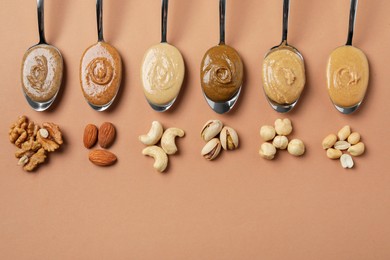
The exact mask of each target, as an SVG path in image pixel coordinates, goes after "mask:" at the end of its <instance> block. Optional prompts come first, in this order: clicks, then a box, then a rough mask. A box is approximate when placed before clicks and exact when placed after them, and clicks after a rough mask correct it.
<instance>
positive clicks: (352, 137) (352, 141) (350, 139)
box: [348, 132, 360, 144]
mask: <svg viewBox="0 0 390 260" xmlns="http://www.w3.org/2000/svg"><path fill="white" fill-rule="evenodd" d="M358 142H360V134H359V133H358V132H353V133H352V134H351V135H350V136H348V143H350V144H357V143H358Z"/></svg>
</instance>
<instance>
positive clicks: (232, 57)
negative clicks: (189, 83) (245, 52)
mask: <svg viewBox="0 0 390 260" xmlns="http://www.w3.org/2000/svg"><path fill="white" fill-rule="evenodd" d="M243 75H244V66H243V64H242V61H241V58H240V56H239V55H238V53H237V51H236V50H235V49H233V48H232V47H230V46H228V45H224V44H221V45H218V46H215V47H212V48H211V49H209V50H208V51H207V52H206V54H205V55H204V57H203V60H202V63H201V71H200V78H201V85H202V88H203V91H204V93H205V94H206V96H207V97H208V98H209V99H211V100H212V101H215V102H224V101H227V100H229V99H231V98H232V97H233V96H234V95H235V94H236V93H237V91H238V90H239V89H240V87H241V85H242V81H243Z"/></svg>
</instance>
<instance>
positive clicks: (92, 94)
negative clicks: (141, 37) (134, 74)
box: [80, 42, 122, 106]
mask: <svg viewBox="0 0 390 260" xmlns="http://www.w3.org/2000/svg"><path fill="white" fill-rule="evenodd" d="M121 79H122V62H121V57H120V55H119V53H118V51H117V50H116V49H115V48H114V47H112V46H111V45H109V44H108V43H105V42H98V43H96V44H94V45H92V46H91V47H89V48H88V49H87V50H86V51H85V52H84V54H83V57H82V59H81V65H80V83H81V89H82V91H83V94H84V97H85V99H86V100H87V101H88V102H89V103H90V104H92V105H94V106H105V105H107V104H109V103H110V102H112V100H113V99H114V98H115V96H116V94H117V93H118V89H119V87H120V83H121Z"/></svg>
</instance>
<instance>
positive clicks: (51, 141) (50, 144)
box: [37, 123, 63, 152]
mask: <svg viewBox="0 0 390 260" xmlns="http://www.w3.org/2000/svg"><path fill="white" fill-rule="evenodd" d="M42 128H43V129H46V130H47V132H48V133H49V135H48V136H47V137H46V138H44V137H43V136H42V135H41V133H40V131H38V133H37V140H38V142H39V143H40V144H41V145H42V147H43V149H45V150H46V151H48V152H54V151H55V150H57V149H58V148H59V147H60V145H61V144H62V143H63V140H62V133H61V131H60V128H59V126H58V125H56V124H54V123H43V124H42Z"/></svg>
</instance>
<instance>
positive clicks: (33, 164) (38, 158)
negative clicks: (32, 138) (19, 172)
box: [23, 148, 46, 172]
mask: <svg viewBox="0 0 390 260" xmlns="http://www.w3.org/2000/svg"><path fill="white" fill-rule="evenodd" d="M45 159H46V151H45V149H43V148H40V149H39V150H38V151H37V152H36V153H34V154H33V155H32V156H31V157H30V159H29V160H28V162H27V164H26V165H24V167H23V169H24V170H26V171H28V172H31V171H33V170H34V169H35V168H37V167H38V165H39V164H41V163H43V162H44V161H45Z"/></svg>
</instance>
